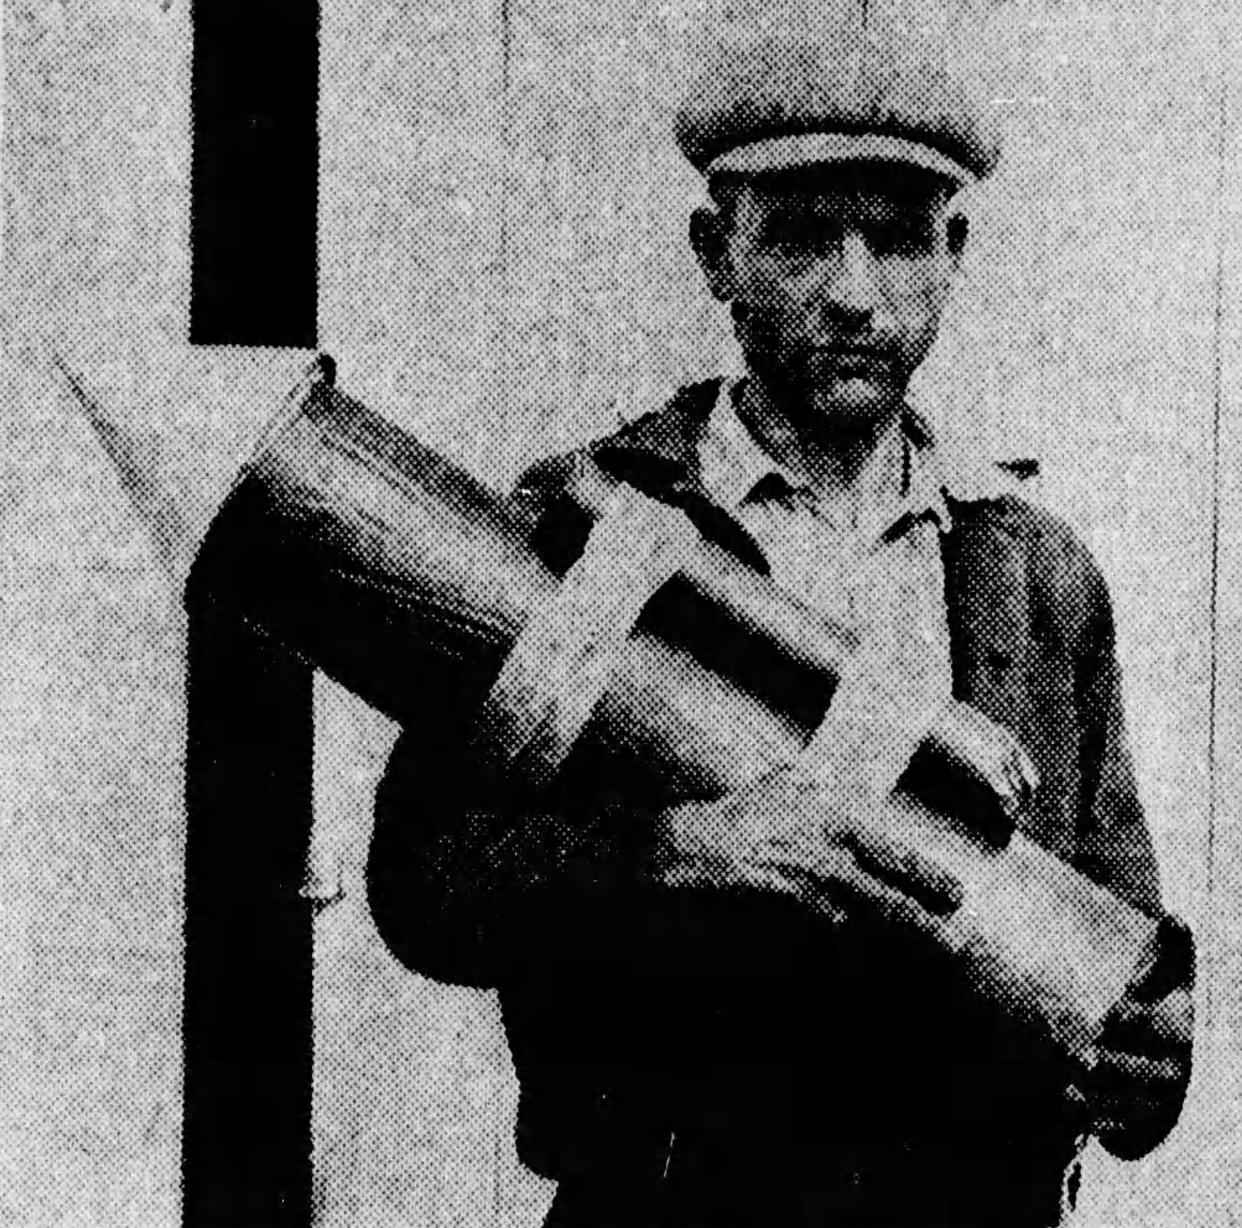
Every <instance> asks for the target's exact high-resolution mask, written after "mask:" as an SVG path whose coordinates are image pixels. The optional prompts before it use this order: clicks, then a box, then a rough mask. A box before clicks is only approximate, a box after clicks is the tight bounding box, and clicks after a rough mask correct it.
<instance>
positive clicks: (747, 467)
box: [699, 380, 952, 624]
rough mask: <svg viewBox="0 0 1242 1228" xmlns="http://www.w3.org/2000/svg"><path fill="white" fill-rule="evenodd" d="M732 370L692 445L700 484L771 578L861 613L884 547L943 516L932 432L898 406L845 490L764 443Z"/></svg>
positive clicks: (824, 603) (944, 522)
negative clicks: (743, 408) (741, 531)
mask: <svg viewBox="0 0 1242 1228" xmlns="http://www.w3.org/2000/svg"><path fill="white" fill-rule="evenodd" d="M741 387H742V384H741V381H740V380H726V381H724V382H723V383H722V384H721V389H720V394H719V396H718V397H717V400H716V404H715V407H714V409H713V410H712V414H711V417H710V419H709V420H708V424H707V429H706V431H705V433H704V436H703V440H702V444H701V448H700V456H699V460H700V475H701V478H702V481H703V485H704V487H705V489H706V490H707V493H708V494H709V495H710V496H711V497H712V498H713V499H714V500H715V501H716V502H717V503H718V504H720V506H721V507H723V508H725V509H727V510H728V511H731V512H732V513H733V514H734V515H735V516H736V517H737V519H738V521H739V522H740V523H741V524H742V525H743V527H744V528H746V530H747V531H748V532H749V533H750V534H751V536H752V537H754V539H755V540H756V542H757V543H758V544H759V547H760V549H761V550H762V551H763V553H764V555H765V557H766V558H767V560H768V564H769V566H770V567H771V569H772V579H773V581H774V582H775V583H776V584H778V585H779V586H780V587H781V588H783V589H784V590H785V591H786V592H788V593H790V594H791V595H793V596H795V597H797V598H798V599H799V600H800V601H803V602H805V603H806V604H807V605H809V606H812V607H813V608H815V609H817V610H822V611H823V612H824V613H828V614H831V615H832V616H834V617H837V618H841V619H843V620H845V621H848V622H850V623H853V624H856V623H858V622H859V621H860V620H865V617H866V609H865V606H866V605H867V602H866V587H867V586H866V584H865V583H864V581H865V579H866V578H867V573H869V572H872V571H874V568H873V567H871V566H870V564H871V563H872V562H873V561H874V559H875V558H876V557H877V556H878V555H880V554H882V553H883V552H884V551H885V550H886V549H887V548H888V547H891V546H893V545H895V544H896V543H897V542H899V541H901V540H902V539H903V538H905V537H906V536H908V535H909V534H910V533H911V532H912V531H913V530H914V529H915V528H916V527H917V526H918V525H920V524H922V523H929V524H933V525H935V526H936V527H937V528H938V529H939V530H940V531H941V532H948V530H949V528H950V527H951V523H952V522H951V517H950V513H949V508H948V505H947V503H946V501H945V492H944V489H943V487H942V485H941V483H940V480H939V473H938V469H937V466H936V464H935V457H934V451H935V449H934V443H933V440H932V436H931V432H930V430H929V429H928V428H927V427H926V425H925V424H924V423H923V422H922V420H921V419H918V418H916V417H914V416H913V415H912V414H910V415H903V416H902V418H901V419H900V420H898V421H896V422H894V423H893V424H892V425H891V426H890V427H889V428H888V430H887V431H886V432H885V433H884V434H883V435H882V436H881V438H880V440H879V441H878V443H877V446H876V447H875V449H874V450H873V452H872V454H871V455H870V457H869V458H868V459H867V461H866V463H865V464H864V465H863V468H862V470H861V472H860V473H859V474H858V476H857V479H856V481H855V482H854V484H853V486H852V488H851V490H850V491H849V492H843V491H840V490H828V489H823V488H820V489H817V488H816V487H815V486H814V485H813V484H812V483H810V482H808V481H807V480H806V479H805V478H803V477H801V476H799V475H798V474H796V473H794V472H793V471H792V470H791V469H790V468H788V467H787V466H786V465H783V464H782V463H781V462H780V461H777V460H775V459H773V458H772V457H771V456H769V455H768V453H767V452H765V451H764V450H763V448H762V447H761V446H760V444H759V443H758V441H757V440H756V439H755V437H754V436H753V435H752V434H751V433H750V431H749V430H748V429H747V427H746V426H745V424H744V423H743V422H742V420H741V418H740V417H739V416H738V412H737V403H738V400H739V397H740V394H741Z"/></svg>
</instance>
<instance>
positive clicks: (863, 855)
mask: <svg viewBox="0 0 1242 1228" xmlns="http://www.w3.org/2000/svg"><path fill="white" fill-rule="evenodd" d="M850 844H851V847H852V848H853V851H854V854H855V856H856V857H857V859H858V862H859V864H860V865H861V866H862V868H863V869H864V870H867V871H870V872H871V873H872V874H875V875H877V876H878V877H880V878H882V879H883V880H884V881H885V882H887V883H889V884H890V885H892V886H893V887H895V888H897V890H898V891H900V892H902V893H903V894H904V895H907V896H913V897H914V898H915V899H916V900H917V901H918V902H919V903H920V904H922V905H923V907H924V908H926V909H927V910H928V911H930V912H934V913H936V914H937V915H938V916H942V917H947V916H950V915H951V914H952V913H954V912H956V911H957V909H958V908H959V907H960V906H961V903H962V896H963V888H962V884H961V882H960V881H959V880H958V879H957V877H956V876H955V875H953V874H951V873H950V872H949V871H948V870H945V869H944V868H943V867H941V866H939V865H937V864H936V863H935V862H934V861H932V860H931V858H929V857H926V856H924V855H923V854H922V853H920V852H919V851H918V850H917V849H913V848H908V847H903V846H900V845H896V844H894V843H893V842H892V840H891V839H889V838H888V837H886V836H884V835H883V834H881V833H877V832H870V831H858V832H856V833H854V834H853V836H852V837H851V840H850Z"/></svg>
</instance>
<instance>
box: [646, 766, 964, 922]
mask: <svg viewBox="0 0 1242 1228" xmlns="http://www.w3.org/2000/svg"><path fill="white" fill-rule="evenodd" d="M895 805H896V804H895V803H889V802H886V803H883V804H882V807H883V808H889V807H895ZM879 817H881V816H878V815H877V814H876V807H875V805H874V804H871V805H870V806H868V805H865V804H860V803H858V802H857V801H855V802H853V803H852V804H851V802H850V801H849V800H847V799H844V798H842V797H841V796H840V794H839V792H834V790H833V788H832V786H831V785H821V784H817V783H813V782H808V781H803V780H800V779H798V778H795V777H793V776H791V775H790V774H789V773H788V772H777V773H775V774H773V775H771V776H768V777H765V778H764V779H763V780H761V781H760V782H758V783H757V784H755V785H753V786H751V787H749V788H747V789H745V790H741V791H739V792H737V793H733V794H729V795H728V796H727V797H724V798H722V799H720V800H718V801H714V802H705V803H703V802H696V803H689V804H686V805H683V806H678V807H675V808H674V809H672V810H670V811H668V812H666V814H665V815H664V816H663V822H662V824H661V830H660V832H659V835H658V839H657V843H656V847H655V849H654V855H653V858H652V867H653V874H654V876H655V877H656V879H657V880H658V881H660V882H662V883H663V884H665V885H667V886H671V887H697V888H709V889H711V888H714V889H717V890H720V891H747V890H749V891H759V892H772V893H776V894H783V895H791V896H793V897H795V898H796V899H798V900H799V901H800V902H801V903H803V904H804V905H805V906H807V907H808V908H810V909H811V910H812V911H814V912H816V913H819V914H820V915H822V916H825V917H827V918H829V919H831V920H833V921H841V920H844V919H846V918H847V917H870V918H873V919H875V918H879V919H883V920H885V921H888V922H891V923H893V924H894V925H897V926H900V927H902V928H906V929H910V928H914V929H917V930H920V931H924V932H930V933H932V935H933V936H935V935H937V934H938V933H939V931H940V928H941V926H942V921H943V918H944V917H947V916H949V915H951V914H952V913H953V912H954V911H955V910H956V909H957V907H958V905H959V904H960V903H961V899H962V887H961V884H960V883H959V882H958V880H957V879H956V878H955V877H954V876H953V875H952V874H950V873H948V872H947V871H946V870H945V869H943V868H942V867H940V866H939V865H937V864H936V863H935V862H934V861H932V860H931V859H930V858H928V857H927V856H926V855H925V854H924V853H922V852H920V851H919V849H918V848H916V847H915V846H914V845H913V844H912V843H910V842H908V841H905V840H903V839H902V838H901V837H900V836H899V835H898V834H896V832H895V830H894V828H897V829H899V828H900V824H893V823H884V822H879V821H877V819H878V818H879Z"/></svg>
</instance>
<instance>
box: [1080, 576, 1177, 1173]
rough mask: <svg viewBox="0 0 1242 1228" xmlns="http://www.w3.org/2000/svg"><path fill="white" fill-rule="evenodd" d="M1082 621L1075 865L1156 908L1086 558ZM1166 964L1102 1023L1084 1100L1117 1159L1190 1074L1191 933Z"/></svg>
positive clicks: (1101, 599) (1168, 1123) (1173, 1112)
mask: <svg viewBox="0 0 1242 1228" xmlns="http://www.w3.org/2000/svg"><path fill="white" fill-rule="evenodd" d="M1083 596H1084V598H1085V599H1086V602H1087V608H1088V624H1087V634H1086V636H1085V639H1084V644H1083V651H1082V655H1081V658H1080V665H1079V674H1078V683H1079V689H1078V705H1079V712H1080V714H1081V720H1082V728H1083V731H1084V736H1083V742H1082V768H1083V782H1084V790H1085V802H1086V805H1085V815H1084V826H1083V830H1082V832H1081V838H1080V842H1079V851H1078V856H1077V859H1076V860H1077V866H1078V868H1079V869H1080V870H1082V871H1083V872H1084V873H1085V874H1087V875H1089V876H1090V877H1091V878H1093V879H1095V880H1096V881H1097V882H1100V883H1102V884H1103V885H1104V886H1106V887H1108V888H1110V889H1111V890H1112V891H1114V892H1115V893H1116V894H1117V895H1118V896H1120V897H1122V898H1123V899H1125V900H1128V901H1129V902H1130V903H1132V904H1134V905H1135V906H1136V907H1138V908H1141V909H1143V910H1144V911H1146V912H1149V913H1152V914H1156V913H1159V912H1160V911H1161V898H1160V882H1159V874H1158V870H1157V866H1156V858H1155V853H1154V850H1153V848H1152V841H1151V835H1150V833H1149V831H1148V829H1147V825H1146V822H1145V820H1144V817H1143V812H1142V807H1141V804H1140V802H1139V799H1138V790H1137V787H1136V784H1135V779H1134V770H1133V766H1132V763H1131V759H1130V753H1129V747H1128V745H1127V739H1126V733H1125V723H1124V717H1123V713H1122V697H1121V682H1120V671H1119V669H1118V665H1117V658H1116V645H1115V631H1114V623H1113V615H1112V606H1111V602H1110V600H1109V597H1108V593H1107V590H1106V588H1105V585H1104V582H1103V578H1102V577H1101V576H1100V574H1099V572H1098V570H1097V569H1096V568H1095V566H1094V565H1091V567H1090V569H1089V572H1088V574H1087V577H1086V580H1085V582H1084V585H1083ZM1180 937H1181V941H1180V942H1178V943H1177V944H1176V945H1177V946H1179V947H1180V948H1181V949H1182V951H1183V952H1184V955H1183V958H1182V959H1180V961H1178V962H1179V966H1178V967H1176V968H1174V969H1171V970H1170V969H1153V970H1152V972H1153V975H1152V977H1151V978H1150V979H1149V981H1148V983H1147V984H1144V985H1140V986H1137V987H1135V988H1134V992H1133V993H1132V996H1131V999H1130V1000H1128V1001H1127V1002H1126V1003H1124V1004H1123V1005H1122V1007H1121V1008H1119V1010H1118V1011H1117V1012H1116V1013H1115V1015H1114V1016H1113V1018H1112V1019H1111V1020H1110V1021H1109V1022H1108V1024H1107V1025H1106V1028H1105V1032H1104V1035H1103V1037H1102V1039H1101V1042H1100V1045H1099V1062H1098V1066H1097V1068H1096V1072H1095V1074H1094V1076H1093V1078H1092V1080H1091V1087H1090V1088H1089V1098H1090V1100H1091V1102H1092V1108H1093V1112H1094V1117H1095V1123H1096V1134H1097V1135H1098V1137H1099V1138H1100V1141H1101V1142H1102V1143H1103V1144H1104V1146H1105V1147H1106V1148H1107V1149H1108V1150H1109V1151H1110V1152H1111V1153H1112V1154H1113V1155H1115V1156H1117V1157H1119V1158H1122V1159H1135V1158H1138V1157H1140V1156H1143V1155H1146V1154H1147V1153H1148V1152H1149V1151H1151V1150H1152V1149H1154V1148H1155V1147H1156V1146H1158V1145H1159V1144H1160V1143H1161V1142H1162V1141H1163V1140H1164V1138H1165V1137H1166V1136H1167V1135H1168V1134H1169V1132H1170V1131H1171V1130H1172V1129H1173V1127H1174V1126H1175V1125H1176V1124H1177V1119H1178V1117H1179V1115H1180V1113H1181V1108H1182V1104H1183V1102H1184V1100H1185V1096H1186V1088H1187V1086H1188V1084H1189V1081H1190V1073H1191V1049H1192V1042H1193V1035H1194V1000H1193V990H1194V957H1193V939H1191V937H1190V935H1189V933H1188V932H1184V933H1183V934H1182V935H1181V936H1180Z"/></svg>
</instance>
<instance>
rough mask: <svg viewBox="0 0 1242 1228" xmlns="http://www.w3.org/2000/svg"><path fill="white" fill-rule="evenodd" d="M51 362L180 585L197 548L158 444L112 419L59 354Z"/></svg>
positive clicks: (162, 557) (172, 576) (159, 555)
mask: <svg viewBox="0 0 1242 1228" xmlns="http://www.w3.org/2000/svg"><path fill="white" fill-rule="evenodd" d="M52 362H53V364H54V365H55V367H56V369H57V370H58V371H59V372H60V374H61V376H62V377H63V378H64V380H65V382H66V384H67V385H68V386H69V388H70V390H71V391H72V393H73V396H74V399H75V400H76V402H77V404H78V406H79V408H80V409H81V410H82V414H83V416H84V417H85V418H86V421H87V422H88V423H89V425H90V427H91V429H92V430H93V431H94V433H95V437H96V438H97V439H98V440H99V443H100V446H101V447H102V448H103V450H104V452H105V454H106V455H107V457H108V459H109V460H110V461H111V462H112V464H113V466H114V467H115V469H116V472H117V476H118V477H119V478H120V481H121V486H122V488H123V489H124V491H125V494H126V496H127V497H128V498H129V501H130V503H131V504H132V505H133V508H134V510H135V512H137V514H138V518H139V519H140V520H141V521H142V524H143V527H144V528H145V529H146V530H147V533H148V535H149V536H150V538H151V542H152V544H153V546H154V547H155V552H156V555H157V557H158V558H159V561H160V564H161V566H162V567H163V568H164V570H165V572H167V573H168V575H169V577H170V578H171V579H173V580H174V581H175V582H177V583H178V584H180V583H181V582H182V581H183V580H184V579H185V576H186V575H187V573H188V572H189V569H190V563H191V562H192V561H193V558H194V552H195V549H196V546H197V543H196V541H195V535H194V533H193V532H192V531H191V529H190V526H189V524H188V523H187V521H186V518H185V517H184V516H183V515H182V513H181V511H180V510H179V508H178V506H177V499H176V493H175V490H174V489H173V487H172V486H171V484H170V483H169V482H168V481H167V478H166V474H165V470H166V468H167V463H166V460H165V458H164V456H163V454H162V450H161V448H160V447H159V444H158V441H157V440H156V439H155V438H154V436H151V435H147V436H143V435H139V434H138V433H136V432H134V431H133V430H131V429H129V428H128V427H126V426H124V425H123V424H122V422H121V420H120V418H119V417H118V416H117V415H115V414H110V413H109V412H108V410H107V409H105V408H104V407H103V406H102V405H101V404H100V403H99V401H97V400H96V399H95V397H93V396H92V395H91V393H90V392H89V391H88V389H87V388H86V385H85V384H84V382H83V381H82V379H81V378H80V377H79V376H78V375H77V374H76V373H75V372H74V371H73V370H71V369H70V367H69V366H68V364H67V363H66V362H65V361H64V359H63V358H61V357H60V355H59V354H53V355H52Z"/></svg>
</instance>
